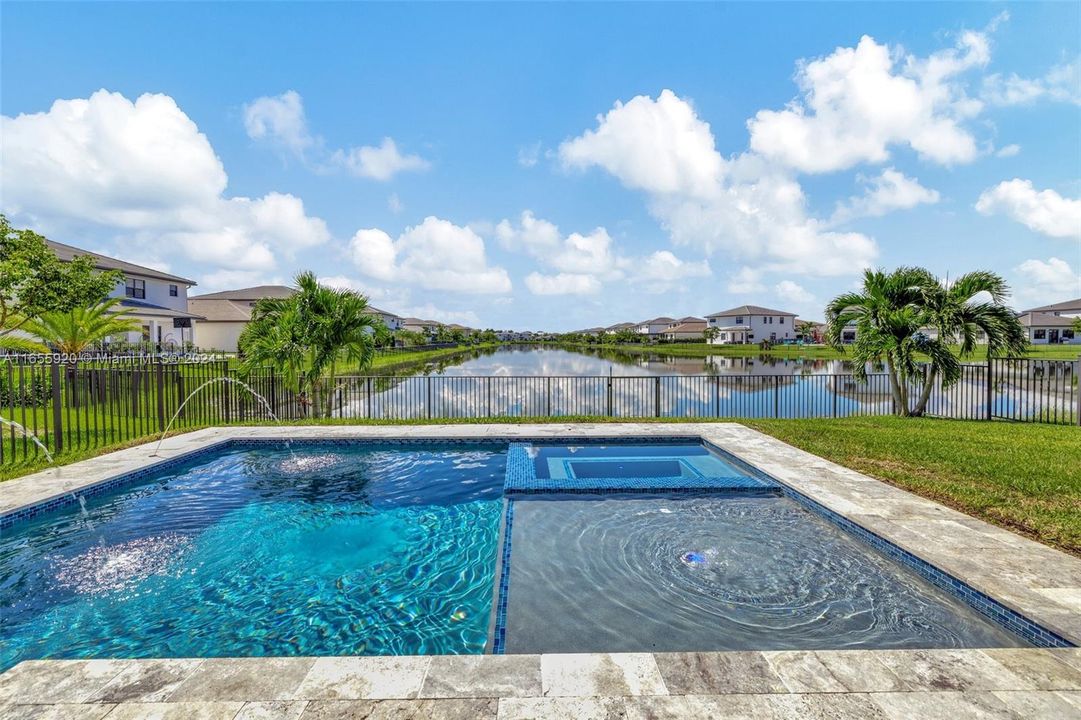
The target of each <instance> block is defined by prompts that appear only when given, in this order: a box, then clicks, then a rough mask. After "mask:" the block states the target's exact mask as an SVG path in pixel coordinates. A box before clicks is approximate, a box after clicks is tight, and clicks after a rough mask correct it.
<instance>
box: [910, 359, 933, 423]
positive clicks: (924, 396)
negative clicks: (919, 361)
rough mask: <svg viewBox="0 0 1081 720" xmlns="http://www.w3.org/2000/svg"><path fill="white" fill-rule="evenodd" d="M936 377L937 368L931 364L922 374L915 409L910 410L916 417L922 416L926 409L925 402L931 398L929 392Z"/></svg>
mask: <svg viewBox="0 0 1081 720" xmlns="http://www.w3.org/2000/svg"><path fill="white" fill-rule="evenodd" d="M936 377H938V368H936V367H935V366H933V365H931V366H928V368H927V372H926V373H925V375H924V382H923V390H922V391H921V392H920V399H919V402H917V403H916V409H915V410H913V411H912V414H913V415H915V416H917V417H922V416H923V413H924V412H925V411H926V409H927V403H928V401H930V399H931V392H932V391H933V390H934V387H935V378H936Z"/></svg>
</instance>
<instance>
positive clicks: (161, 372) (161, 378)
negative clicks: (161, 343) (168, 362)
mask: <svg viewBox="0 0 1081 720" xmlns="http://www.w3.org/2000/svg"><path fill="white" fill-rule="evenodd" d="M154 384H155V385H156V386H157V391H158V432H165V368H163V367H162V363H161V360H158V361H157V362H155V363H154Z"/></svg>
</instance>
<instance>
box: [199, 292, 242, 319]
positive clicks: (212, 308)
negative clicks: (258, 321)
mask: <svg viewBox="0 0 1081 720" xmlns="http://www.w3.org/2000/svg"><path fill="white" fill-rule="evenodd" d="M252 309H253V308H252V304H251V303H250V302H241V301H237V300H217V299H215V298H209V299H205V298H202V297H198V298H188V310H189V311H191V312H194V313H198V314H199V315H202V316H203V318H205V320H206V322H248V321H249V320H251V311H252Z"/></svg>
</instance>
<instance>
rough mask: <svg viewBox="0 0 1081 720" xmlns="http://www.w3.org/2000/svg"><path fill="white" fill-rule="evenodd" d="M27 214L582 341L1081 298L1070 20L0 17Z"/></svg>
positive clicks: (158, 255)
mask: <svg viewBox="0 0 1081 720" xmlns="http://www.w3.org/2000/svg"><path fill="white" fill-rule="evenodd" d="M2 12H3V27H2V38H0V39H2V41H3V43H2V56H0V60H2V69H0V81H2V85H0V87H2V90H0V113H2V115H3V118H4V119H3V123H4V125H3V134H2V144H3V161H2V170H3V174H2V181H3V193H2V195H0V204H2V206H3V210H4V212H6V213H7V214H8V215H9V216H10V217H11V218H12V219H13V220H14V221H15V222H16V223H17V224H22V225H27V226H33V227H35V228H37V229H39V230H41V231H43V232H45V233H47V234H48V235H49V236H50V237H52V238H54V239H57V240H60V241H62V242H68V243H71V244H74V245H79V246H83V247H87V248H90V249H94V250H98V251H103V252H107V253H110V254H114V255H116V256H119V257H123V258H125V259H129V260H133V261H136V262H143V263H145V264H151V265H155V266H159V267H166V268H168V269H169V270H170V271H172V272H175V273H178V274H181V275H184V276H187V277H191V278H194V279H195V280H196V281H198V283H199V287H198V288H196V289H195V290H194V291H193V292H194V293H198V292H200V291H212V290H219V289H227V288H230V287H243V286H248V285H254V284H260V283H264V282H287V281H288V280H289V278H290V277H291V276H292V275H294V274H295V273H296V272H297V271H299V270H302V269H312V270H314V271H316V272H317V273H318V274H319V275H320V276H321V277H324V278H326V279H327V280H328V281H329V282H332V283H334V284H339V285H348V286H351V287H355V288H358V289H361V290H363V291H365V292H367V293H368V294H370V296H371V298H372V300H373V302H374V303H375V304H376V305H378V306H380V307H383V308H386V309H388V310H391V311H395V312H398V313H400V314H408V315H421V316H424V317H432V318H434V319H439V320H444V321H448V322H451V321H457V322H463V323H465V324H469V325H475V326H481V327H499V328H508V327H511V328H523V329H524V328H548V329H573V328H580V327H587V326H593V325H608V324H612V323H616V322H620V321H628V320H641V319H644V318H647V317H653V316H656V315H672V316H676V317H679V316H683V315H687V314H704V313H708V312H713V311H717V310H721V309H724V308H727V307H730V306H734V305H738V304H743V303H754V304H759V305H766V306H771V307H781V308H785V309H792V310H793V311H796V312H799V313H801V315H803V316H805V317H809V318H813V319H817V318H820V317H821V307H822V306H823V304H824V303H825V302H826V301H827V300H828V299H829V298H830V297H832V296H833V295H834V294H836V293H838V292H840V291H843V290H847V289H849V288H850V287H852V286H853V285H854V284H855V283H856V282H857V281H858V273H859V271H860V270H861V268H862V267H864V266H867V265H873V266H882V267H893V266H896V265H899V264H918V265H923V266H926V267H928V268H930V269H931V270H933V271H935V272H936V273H939V274H941V275H946V274H950V275H956V274H958V273H960V272H964V271H966V270H971V269H976V268H987V269H992V270H995V271H997V272H1000V273H1002V274H1003V275H1005V276H1006V277H1007V278H1008V279H1009V281H1010V282H1011V283H1012V284H1013V286H1014V287H1015V289H1016V295H1015V299H1014V302H1015V304H1016V305H1017V306H1018V307H1029V306H1032V305H1036V304H1042V303H1045V302H1053V301H1056V300H1062V299H1066V298H1072V297H1077V296H1081V276H1079V275H1078V273H1079V272H1081V87H1079V85H1081V65H1079V55H1081V41H1079V38H1081V9H1079V6H1078V5H1077V4H1076V3H1057V4H1038V3H1025V4H1016V5H1014V4H998V3H992V4H947V3H935V4H926V5H918V6H914V5H908V4H904V5H902V4H898V5H893V4H884V3H874V4H813V3H800V4H792V5H789V4H776V3H770V4H753V5H752V4H739V5H707V4H694V5H683V4H663V5H661V4H631V5H619V4H589V5H586V4H575V5H568V4H536V5H534V4H511V5H490V4H468V5H463V4H452V3H441V4H434V5H427V4H377V5H358V4H344V3H337V4H326V5H320V4H312V3H307V4H304V5H293V4H286V3H271V4H254V3H235V4H225V5H217V4H213V3H195V4H161V5H148V4H128V3H124V4H119V5H111V4H101V3H95V4H79V5H65V4H55V3H45V4H17V3H5V4H4V5H3V9H2Z"/></svg>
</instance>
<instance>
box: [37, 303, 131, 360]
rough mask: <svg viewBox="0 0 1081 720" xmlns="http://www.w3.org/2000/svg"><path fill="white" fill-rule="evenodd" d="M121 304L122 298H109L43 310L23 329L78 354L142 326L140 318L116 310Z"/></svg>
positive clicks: (59, 347)
mask: <svg viewBox="0 0 1081 720" xmlns="http://www.w3.org/2000/svg"><path fill="white" fill-rule="evenodd" d="M119 304H120V300H119V299H117V298H110V299H108V300H105V301H104V302H101V303H98V304H97V305H94V306H93V307H89V308H75V309H74V310H71V311H69V312H49V313H43V314H41V315H39V316H38V317H36V318H31V319H30V320H27V321H26V322H25V323H23V325H22V328H21V329H22V331H23V332H25V333H27V334H28V335H31V336H33V337H35V338H37V339H38V340H40V341H41V342H42V343H43V344H44V345H47V346H49V347H51V348H53V349H54V350H56V351H57V352H61V353H65V354H71V355H77V354H78V353H81V352H82V351H83V350H86V348H88V347H90V346H91V345H93V344H94V343H96V342H100V341H102V340H105V339H106V338H109V337H112V336H113V335H122V334H124V333H129V332H134V331H136V330H138V329H139V328H140V325H139V322H138V321H137V320H134V319H132V318H126V317H121V316H120V315H118V314H117V313H116V311H115V310H114V308H115V307H116V306H117V305H119Z"/></svg>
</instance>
